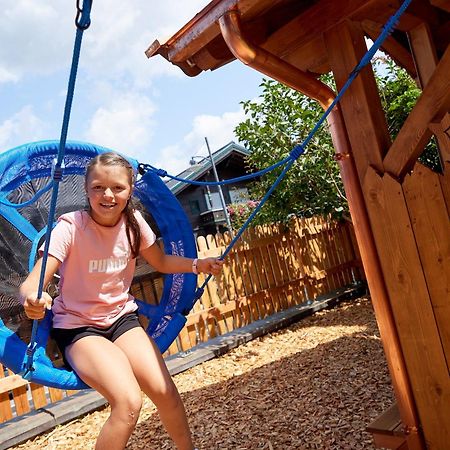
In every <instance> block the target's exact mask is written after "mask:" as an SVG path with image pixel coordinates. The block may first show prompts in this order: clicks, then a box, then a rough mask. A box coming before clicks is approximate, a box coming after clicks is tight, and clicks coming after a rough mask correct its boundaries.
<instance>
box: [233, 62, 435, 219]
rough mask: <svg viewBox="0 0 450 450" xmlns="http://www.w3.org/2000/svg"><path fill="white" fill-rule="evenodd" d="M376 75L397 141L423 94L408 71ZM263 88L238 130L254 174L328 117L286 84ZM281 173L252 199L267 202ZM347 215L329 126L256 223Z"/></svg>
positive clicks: (388, 68) (385, 68)
mask: <svg viewBox="0 0 450 450" xmlns="http://www.w3.org/2000/svg"><path fill="white" fill-rule="evenodd" d="M375 74H376V79H377V83H378V87H379V90H380V97H381V102H382V105H383V108H384V110H385V113H386V119H387V122H388V128H389V132H390V134H391V136H392V138H394V137H395V136H396V134H397V133H398V131H399V130H400V128H401V126H402V124H403V122H404V120H405V119H406V117H407V115H408V114H409V111H410V110H411V109H412V107H413V106H414V105H415V103H416V101H417V99H418V97H419V95H420V90H419V89H418V88H417V86H416V85H415V83H414V81H413V80H412V79H411V78H410V77H409V75H408V74H407V73H406V71H405V70H403V69H401V68H399V67H397V66H396V65H395V64H394V63H392V62H391V61H384V62H383V63H382V64H381V69H380V68H379V69H378V70H376V71H375ZM322 81H324V82H325V83H327V84H328V85H330V86H331V87H333V89H334V86H333V82H332V77H331V75H326V76H323V77H322ZM260 87H261V89H262V93H261V95H260V96H259V99H258V100H256V101H251V100H247V101H243V102H241V104H242V106H243V109H244V113H245V116H246V118H245V120H244V121H243V122H241V123H240V124H239V125H238V126H237V127H236V129H235V133H236V135H237V137H238V138H239V141H240V142H242V143H243V144H244V145H245V146H246V147H247V148H249V149H250V150H251V153H250V156H249V157H248V160H247V163H248V168H249V169H250V170H261V169H263V168H266V167H268V166H270V165H272V164H274V163H275V162H277V161H279V160H281V159H282V158H284V157H286V156H287V155H288V154H289V152H290V151H291V150H292V149H293V148H294V146H295V145H296V144H298V143H301V142H303V141H304V139H305V138H306V136H308V134H309V133H310V131H311V130H312V129H313V127H314V126H315V124H316V123H317V121H318V120H319V118H320V117H321V115H322V114H323V110H322V108H321V107H320V106H319V105H318V103H317V102H316V101H314V100H311V99H310V98H308V97H306V96H305V95H303V94H301V93H299V92H297V91H295V90H293V89H290V88H288V87H286V86H284V85H283V84H281V83H278V82H276V81H273V80H268V79H263V80H262V83H261V85H260ZM422 159H423V160H424V161H425V162H428V163H429V165H433V164H436V151H434V153H433V149H431V152H430V153H429V154H427V153H426V152H425V153H424V155H422ZM274 172H276V173H274ZM279 173H280V170H278V169H277V170H275V171H272V172H271V173H270V174H267V175H265V176H264V177H262V179H261V180H259V181H258V182H255V183H254V184H253V185H252V188H251V196H252V198H253V199H254V200H259V199H261V198H262V197H263V195H264V194H265V193H266V192H267V190H268V189H269V187H270V186H271V185H272V184H273V182H274V181H275V179H276V177H277V176H278V174H279ZM347 211H348V206H347V201H346V198H345V193H344V189H343V186H342V181H341V178H340V174H339V168H338V165H337V163H336V161H335V159H334V149H333V145H332V141H331V136H330V133H329V130H328V127H327V124H326V123H325V124H323V125H322V127H321V128H320V129H319V130H318V131H317V133H316V134H315V135H314V137H313V139H312V140H311V141H310V143H309V144H308V146H307V148H306V151H305V153H304V155H302V156H300V158H299V159H297V161H296V162H295V164H294V165H293V166H292V168H291V170H290V171H289V172H288V173H287V174H286V177H285V179H284V180H283V182H282V183H281V184H280V185H279V186H278V187H277V189H276V190H275V192H274V193H273V194H272V197H271V198H270V200H269V201H268V202H267V203H266V205H264V207H263V208H262V210H261V211H260V213H259V214H258V216H257V217H256V218H255V222H256V223H267V222H286V221H287V220H288V219H289V217H290V216H291V215H296V216H299V217H309V216H313V215H327V214H331V215H333V216H335V217H336V216H342V215H343V214H346V213H347Z"/></svg>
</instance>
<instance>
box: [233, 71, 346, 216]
mask: <svg viewBox="0 0 450 450" xmlns="http://www.w3.org/2000/svg"><path fill="white" fill-rule="evenodd" d="M329 80H330V78H329V77H328V81H329ZM261 88H262V94H261V96H260V101H250V100H248V101H244V102H242V106H243V109H244V112H245V115H246V117H247V118H246V120H245V121H244V122H242V123H240V124H239V125H238V126H237V128H236V129H235V133H236V135H237V136H238V138H239V140H240V141H241V142H243V143H244V145H245V146H246V147H247V148H250V149H251V153H250V156H249V158H248V166H249V169H251V170H260V169H263V168H265V167H267V166H270V165H272V164H274V163H275V162H277V161H279V160H281V159H282V158H284V157H286V156H287V155H288V154H289V152H290V151H291V150H292V149H293V147H294V146H295V145H296V144H298V143H300V142H302V141H303V140H304V139H305V138H306V136H307V135H308V133H309V132H310V130H311V129H312V128H313V127H314V125H315V124H316V122H317V121H318V120H319V118H320V116H321V115H322V113H323V111H322V109H321V108H320V107H319V106H318V105H317V102H315V101H314V100H311V99H310V98H308V97H306V96H305V95H303V94H301V93H299V92H297V91H295V90H293V89H290V88H288V87H286V86H284V85H283V84H280V83H277V82H275V81H273V80H267V79H263V81H262V83H261ZM333 155H334V150H333V145H332V142H331V136H330V134H329V132H328V130H327V129H326V128H322V129H321V130H319V131H318V132H317V133H316V135H315V136H314V137H313V139H312V140H311V142H310V143H309V145H308V146H307V149H306V152H305V154H304V155H302V156H301V157H300V158H299V159H297V161H296V162H295V163H294V165H293V166H292V168H291V170H290V171H289V172H288V173H287V174H286V177H285V178H284V180H283V182H282V183H281V184H280V185H279V186H278V188H277V189H276V191H275V192H274V193H273V194H272V197H271V199H270V200H269V201H268V202H267V204H266V205H264V207H263V208H262V210H261V212H260V214H259V215H258V216H257V222H258V223H261V222H283V221H286V220H287V219H288V218H289V216H290V215H291V214H295V215H297V216H303V217H305V216H313V215H316V214H327V213H332V214H337V213H342V212H343V211H344V210H345V209H346V200H345V196H344V195H343V192H344V191H343V187H342V183H341V179H340V175H339V169H338V167H337V164H336V162H335V160H334V159H333ZM274 172H276V173H274ZM279 173H280V170H275V171H273V172H271V173H270V174H267V175H265V176H264V177H263V178H262V179H261V180H260V181H258V182H257V183H255V184H254V185H253V187H252V190H251V193H252V198H254V199H260V198H261V197H262V196H263V195H264V193H265V192H266V191H267V190H268V189H269V187H270V186H271V185H272V184H273V182H274V181H275V179H276V177H277V176H278V175H279Z"/></svg>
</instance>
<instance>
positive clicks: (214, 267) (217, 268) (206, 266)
mask: <svg viewBox="0 0 450 450" xmlns="http://www.w3.org/2000/svg"><path fill="white" fill-rule="evenodd" d="M223 263H224V262H223V261H222V260H220V259H219V258H204V259H199V260H197V270H198V271H199V272H201V273H211V274H212V275H219V273H220V272H221V270H222V266H223Z"/></svg>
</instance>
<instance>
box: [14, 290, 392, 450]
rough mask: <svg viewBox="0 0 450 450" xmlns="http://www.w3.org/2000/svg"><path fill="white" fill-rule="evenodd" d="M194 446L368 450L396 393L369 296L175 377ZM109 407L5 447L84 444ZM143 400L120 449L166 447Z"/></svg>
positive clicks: (31, 449) (91, 440) (206, 449)
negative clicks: (371, 428) (372, 427)
mask: <svg viewBox="0 0 450 450" xmlns="http://www.w3.org/2000/svg"><path fill="white" fill-rule="evenodd" d="M174 379H175V382H176V384H177V386H178V389H179V391H180V393H181V395H182V397H183V401H184V403H185V406H186V409H187V411H188V416H189V421H190V424H191V428H192V432H193V435H194V439H195V443H196V445H197V446H198V448H199V449H202V450H210V449H211V450H213V449H215V450H232V449H233V450H254V449H255V450H256V449H261V450H262V449H266V450H288V449H295V450H303V449H304V450H307V449H308V450H309V449H320V450H334V449H336V450H347V449H348V450H358V449H365V450H366V449H375V447H374V445H373V441H372V438H371V435H370V434H369V433H367V432H366V431H365V428H366V426H367V425H368V424H369V423H370V422H371V421H372V420H373V419H375V418H376V417H377V416H378V415H380V414H381V413H382V412H383V411H384V410H386V409H387V408H388V407H389V406H390V405H391V404H392V403H393V402H394V396H393V391H392V386H391V381H390V377H389V373H388V370H387V365H386V361H385V358H384V353H383V350H382V345H381V341H380V338H379V333H378V328H377V325H376V321H375V318H374V315H373V310H372V305H371V303H370V299H368V298H363V299H359V300H353V301H351V302H348V303H342V304H341V305H340V306H338V307H336V308H334V309H331V310H327V311H322V312H319V313H316V314H315V315H314V316H312V317H309V318H307V319H305V320H303V321H301V322H299V323H297V324H295V325H293V326H291V327H289V328H286V329H284V330H281V331H279V332H276V333H273V334H270V335H267V336H265V337H262V338H259V339H256V340H254V341H252V342H250V343H248V344H246V345H243V346H241V347H239V348H237V349H235V350H233V351H231V352H229V353H227V354H226V355H224V356H222V357H220V358H216V359H214V360H211V361H208V362H205V363H203V364H201V365H199V366H196V367H194V368H192V369H190V370H188V371H186V372H184V373H181V374H179V375H176V376H175V377H174ZM108 412H109V409H108V408H107V407H106V408H104V409H103V410H100V411H97V412H94V413H92V414H88V415H86V416H84V417H82V418H79V419H77V420H75V421H72V422H70V423H68V424H66V425H62V426H58V427H57V428H55V429H54V430H53V431H51V432H49V433H47V434H44V435H41V436H38V437H36V438H34V439H33V440H30V441H28V442H26V443H24V444H22V445H20V446H18V447H12V448H13V449H16V450H18V449H21V450H23V449H26V450H35V449H48V450H50V449H51V450H53V449H55V450H56V449H57V450H64V449H67V450H69V449H70V450H77V449H82V450H88V449H92V448H94V444H95V438H96V435H97V434H98V432H99V429H100V427H101V425H102V424H103V422H104V421H105V420H106V418H107V417H108ZM173 448H174V447H173V445H172V444H171V442H170V440H169V438H168V437H167V435H166V433H165V431H164V430H163V428H162V426H161V424H160V421H159V418H158V415H157V413H156V410H155V408H154V406H153V405H152V404H151V402H150V401H149V400H148V399H147V398H146V399H145V402H144V407H143V409H142V412H141V417H140V421H139V423H138V425H137V427H136V430H135V432H134V434H133V436H132V437H131V439H130V441H129V444H128V446H127V449H128V450H137V449H147V450H153V449H154V450H166V449H167V450H168V449H173Z"/></svg>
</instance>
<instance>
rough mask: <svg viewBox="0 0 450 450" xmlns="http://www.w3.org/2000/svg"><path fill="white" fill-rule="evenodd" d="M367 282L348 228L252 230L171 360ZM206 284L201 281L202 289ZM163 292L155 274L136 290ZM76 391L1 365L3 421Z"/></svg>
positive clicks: (224, 238)
mask: <svg viewBox="0 0 450 450" xmlns="http://www.w3.org/2000/svg"><path fill="white" fill-rule="evenodd" d="M230 240H231V235H230V234H228V233H227V234H225V235H215V236H208V237H206V238H204V237H199V238H198V239H197V246H198V254H199V257H206V256H219V255H221V254H222V253H223V252H224V250H225V248H226V245H227V244H228V243H229V242H230ZM363 279H364V274H363V271H362V268H361V264H360V259H359V254H358V251H357V247H356V244H355V240H354V235H353V229H352V225H351V224H350V223H348V222H335V221H332V220H325V219H321V218H313V219H298V220H294V221H292V222H291V223H290V226H289V227H285V226H283V225H270V226H269V225H267V226H261V227H256V228H254V229H250V230H248V231H247V232H246V233H244V235H243V237H242V239H241V241H240V242H239V243H238V244H236V246H235V247H234V248H233V250H232V251H231V252H230V254H229V255H228V257H227V259H226V262H225V265H224V269H223V272H222V274H221V275H220V276H217V277H213V278H212V279H211V280H210V282H209V283H208V285H207V286H206V288H205V292H204V294H203V296H202V298H201V299H200V300H199V301H198V302H197V304H196V305H195V306H194V308H193V310H192V311H191V313H190V314H189V315H188V317H187V323H186V326H185V327H184V328H183V330H182V331H181V333H180V334H179V336H178V338H177V339H176V340H175V342H174V343H173V344H172V345H171V346H170V348H169V350H168V351H167V352H166V354H165V356H167V355H170V354H174V353H177V352H179V351H186V350H189V349H190V348H192V347H193V346H195V345H197V344H199V343H201V342H206V341H207V340H208V339H210V338H212V337H215V336H218V335H221V334H224V333H226V332H229V331H232V330H235V329H237V328H240V327H242V326H244V325H247V324H249V323H251V322H253V321H255V320H259V319H263V318H264V317H267V316H269V315H270V314H273V313H274V312H278V311H281V310H284V309H287V308H289V307H291V306H294V305H298V304H301V303H304V302H307V301H313V300H314V299H315V298H317V297H318V296H319V295H322V294H326V293H328V292H332V291H334V290H336V289H338V288H342V287H344V286H348V285H351V284H353V283H355V282H357V281H361V280H363ZM203 281H204V276H203V275H199V284H201V283H203ZM162 286H163V278H162V275H160V274H158V273H155V272H150V273H147V274H145V275H141V276H140V277H138V278H136V279H135V280H134V283H133V285H132V289H131V292H132V294H133V295H134V296H136V297H137V298H140V299H143V300H145V301H147V302H150V303H157V302H158V298H159V296H160V293H161V290H162ZM56 363H57V364H58V362H56ZM72 392H73V391H61V390H58V389H52V388H47V387H43V386H39V385H36V384H34V383H28V382H26V381H25V380H23V379H22V378H21V377H20V376H19V375H14V374H12V373H11V372H10V371H8V370H7V369H5V368H4V367H3V366H1V367H0V423H1V422H5V421H7V420H10V419H11V418H13V417H15V416H19V415H22V414H25V413H27V412H29V411H31V410H32V409H37V408H41V407H43V406H45V405H47V404H48V403H52V402H56V401H59V400H61V399H62V398H63V397H65V396H67V395H70V394H71V393H72Z"/></svg>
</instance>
